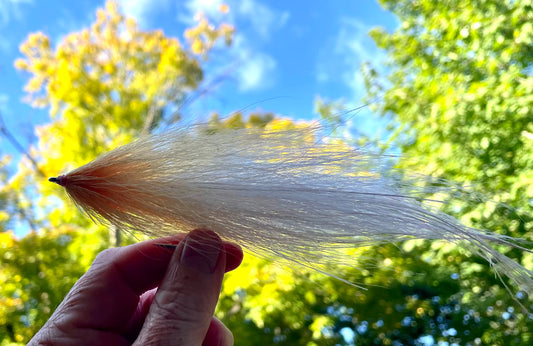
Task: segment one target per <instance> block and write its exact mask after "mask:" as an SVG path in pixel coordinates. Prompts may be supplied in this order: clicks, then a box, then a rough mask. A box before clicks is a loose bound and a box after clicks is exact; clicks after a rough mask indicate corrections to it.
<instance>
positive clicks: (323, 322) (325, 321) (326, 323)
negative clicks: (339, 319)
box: [309, 315, 333, 339]
mask: <svg viewBox="0 0 533 346" xmlns="http://www.w3.org/2000/svg"><path fill="white" fill-rule="evenodd" d="M332 325H333V321H332V318H331V317H329V316H327V315H322V316H319V317H317V318H315V320H314V321H313V323H311V325H310V326H309V329H310V330H311V331H312V332H313V338H314V339H320V337H321V336H322V331H323V330H324V328H326V327H330V326H332Z"/></svg>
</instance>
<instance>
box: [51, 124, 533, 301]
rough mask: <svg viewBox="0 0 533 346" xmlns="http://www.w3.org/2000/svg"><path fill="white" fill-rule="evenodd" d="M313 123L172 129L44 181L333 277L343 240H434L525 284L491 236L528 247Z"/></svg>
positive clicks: (105, 218)
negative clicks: (327, 137)
mask: <svg viewBox="0 0 533 346" xmlns="http://www.w3.org/2000/svg"><path fill="white" fill-rule="evenodd" d="M316 131H318V130H317V129H305V130H302V129H295V130H286V131H268V130H259V129H241V130H217V131H210V130H209V128H208V127H207V126H197V127H193V128H188V129H172V130H170V131H167V132H164V133H159V134H153V135H149V136H145V137H142V138H140V139H139V140H137V141H135V142H132V143H130V144H127V145H125V146H122V147H119V148H117V149H114V150H112V151H110V152H108V153H106V154H104V155H102V156H100V157H98V158H97V159H95V160H94V161H92V162H90V163H88V164H86V165H84V166H82V167H79V168H77V169H75V170H73V171H71V172H69V173H67V174H64V175H60V176H58V177H54V178H50V181H51V182H54V183H57V184H59V185H61V186H63V187H64V188H65V190H66V192H67V193H68V195H69V196H70V197H71V198H72V200H73V201H74V202H75V203H76V204H77V205H78V206H79V207H80V208H81V209H83V210H84V211H85V212H86V213H87V214H88V215H89V216H90V217H91V218H93V219H95V220H99V221H102V222H105V223H108V224H112V225H115V226H117V227H119V228H120V229H125V230H135V231H140V232H143V233H147V234H149V235H151V236H163V235H169V234H175V233H176V232H187V231H190V230H192V229H195V228H198V227H203V228H208V229H211V230H213V231H215V232H216V233H218V234H219V235H220V236H221V237H222V238H224V239H227V240H231V241H234V242H237V243H238V244H240V245H241V246H243V247H244V248H245V249H247V250H248V251H250V252H252V253H254V254H256V255H259V256H262V257H267V258H272V259H275V258H278V259H284V260H288V261H291V262H293V263H297V264H299V265H302V266H305V267H308V268H313V269H317V270H321V271H323V272H324V273H325V274H328V275H331V276H334V277H336V276H335V274H334V273H332V272H331V271H329V270H328V269H327V268H329V267H328V264H331V263H338V264H347V262H349V261H350V258H349V255H347V252H346V251H344V250H345V249H353V248H357V247H362V246H368V245H379V244H383V243H390V242H399V241H405V240H408V239H429V240H435V239H441V240H446V241H449V242H453V243H455V244H458V245H461V246H465V247H467V248H468V250H470V251H473V252H474V253H476V254H477V255H479V256H482V257H484V258H485V259H486V260H487V261H488V262H489V263H490V264H491V265H492V267H493V268H494V270H495V271H496V273H497V274H498V275H506V276H508V277H509V278H510V279H511V280H513V281H514V283H515V284H517V285H518V287H520V289H523V290H524V291H526V292H528V293H531V292H533V279H532V277H533V273H532V272H531V271H529V270H528V269H526V268H524V267H523V266H522V265H520V264H518V263H517V262H515V261H514V260H512V259H510V258H508V257H506V256H505V255H503V254H502V253H500V252H498V251H497V250H495V249H494V248H493V247H492V246H491V243H499V244H506V245H509V246H513V247H517V248H520V249H521V250H524V251H529V252H531V250H529V249H526V248H524V247H521V246H520V245H517V243H516V242H515V241H513V239H511V238H509V237H506V236H503V235H499V234H496V233H492V232H487V231H482V230H477V229H473V228H469V227H467V226H464V225H462V224H461V223H460V222H459V221H458V220H456V219H455V218H453V217H452V216H450V215H447V214H445V213H443V212H440V211H438V210H436V209H434V208H432V207H429V206H428V205H426V204H425V203H424V202H423V201H421V200H420V199H419V198H417V193H419V192H423V191H422V190H421V188H417V187H416V186H415V185H412V184H410V183H408V182H406V181H404V180H402V179H401V178H396V177H395V175H394V174H392V173H394V169H393V168H389V167H390V165H387V164H385V163H384V161H383V158H382V157H380V156H379V155H372V154H368V153H365V152H364V151H361V150H358V149H354V148H353V147H351V146H348V145H346V144H342V143H340V142H339V143H332V142H329V143H328V142H324V141H317V140H315V138H316V136H315V135H316ZM413 191H415V192H416V193H413ZM340 279H342V277H341V278H340Z"/></svg>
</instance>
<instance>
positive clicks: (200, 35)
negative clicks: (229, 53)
mask: <svg viewBox="0 0 533 346" xmlns="http://www.w3.org/2000/svg"><path fill="white" fill-rule="evenodd" d="M220 11H221V12H222V13H227V12H228V11H229V6H228V5H225V4H223V5H221V6H220ZM195 20H196V21H197V25H196V27H194V28H190V29H187V30H186V31H185V39H186V40H187V41H188V42H189V46H190V49H191V52H192V53H193V54H196V55H201V56H203V57H204V58H205V57H206V55H207V53H208V52H209V50H211V49H212V48H213V47H214V45H215V44H216V42H217V41H218V40H219V39H220V38H223V39H224V43H225V44H226V45H227V46H229V45H230V44H231V42H232V39H233V34H234V32H235V28H234V27H233V26H231V25H229V24H227V23H221V24H220V25H219V26H218V27H216V26H215V25H213V24H212V23H210V22H209V20H208V19H207V17H206V16H205V14H204V13H203V12H199V13H197V14H196V16H195Z"/></svg>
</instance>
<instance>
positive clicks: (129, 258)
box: [51, 234, 242, 331]
mask: <svg viewBox="0 0 533 346" xmlns="http://www.w3.org/2000/svg"><path fill="white" fill-rule="evenodd" d="M183 238H185V234H180V235H176V236H172V237H167V238H160V239H154V240H149V241H145V242H141V243H137V244H134V245H129V246H125V247H122V248H114V249H108V250H105V251H103V252H102V253H100V254H99V255H98V256H97V258H96V259H95V261H94V262H93V265H92V266H91V268H90V269H89V271H88V272H87V273H85V275H83V276H82V277H81V279H80V280H79V281H78V282H77V283H76V284H75V285H74V287H73V288H72V290H71V291H70V292H69V294H68V295H67V297H66V298H65V300H64V301H63V302H62V303H61V305H60V306H59V307H58V309H57V310H56V312H55V313H54V316H53V317H52V319H51V320H53V322H54V323H56V324H57V323H59V324H65V323H67V324H69V325H76V326H78V327H85V328H95V329H100V330H114V331H122V330H123V329H125V328H126V327H127V325H128V323H129V321H130V319H131V318H132V315H133V314H134V312H135V310H136V308H137V304H138V303H139V296H140V295H141V294H142V293H144V292H146V291H148V290H150V289H152V288H154V287H157V286H158V285H159V283H160V282H161V280H162V279H163V278H164V276H165V273H166V270H167V266H168V263H169V261H170V259H171V258H172V254H173V253H174V249H171V248H170V249H169V248H167V247H166V246H160V245H158V244H171V245H176V244H179V242H180V241H181V240H183ZM224 249H225V251H226V254H227V258H228V260H229V261H230V262H232V263H229V264H228V265H227V266H226V271H227V270H231V269H234V268H235V267H236V266H238V265H239V264H240V261H241V260H242V250H241V249H240V248H239V247H238V246H236V245H233V244H230V243H224ZM94 316H98V318H96V319H95V318H94ZM54 319H55V320H54Z"/></svg>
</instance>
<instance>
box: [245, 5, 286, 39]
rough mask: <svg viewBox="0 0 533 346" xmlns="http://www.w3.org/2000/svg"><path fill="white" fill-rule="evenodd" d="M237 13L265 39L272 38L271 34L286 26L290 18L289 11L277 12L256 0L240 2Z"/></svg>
mask: <svg viewBox="0 0 533 346" xmlns="http://www.w3.org/2000/svg"><path fill="white" fill-rule="evenodd" d="M236 11H237V13H238V14H239V16H240V17H241V18H242V19H247V20H248V21H249V23H250V24H251V26H252V28H253V29H254V31H255V32H256V33H257V34H258V35H259V36H261V37H262V38H263V39H268V38H270V34H271V33H272V32H273V31H275V30H278V29H280V28H282V27H283V26H285V24H286V23H287V21H288V20H289V18H290V13H289V12H288V11H283V12H280V11H275V10H272V9H270V8H269V7H267V6H265V5H264V4H260V3H258V2H256V1H254V0H241V1H238V5H237V8H236Z"/></svg>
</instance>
